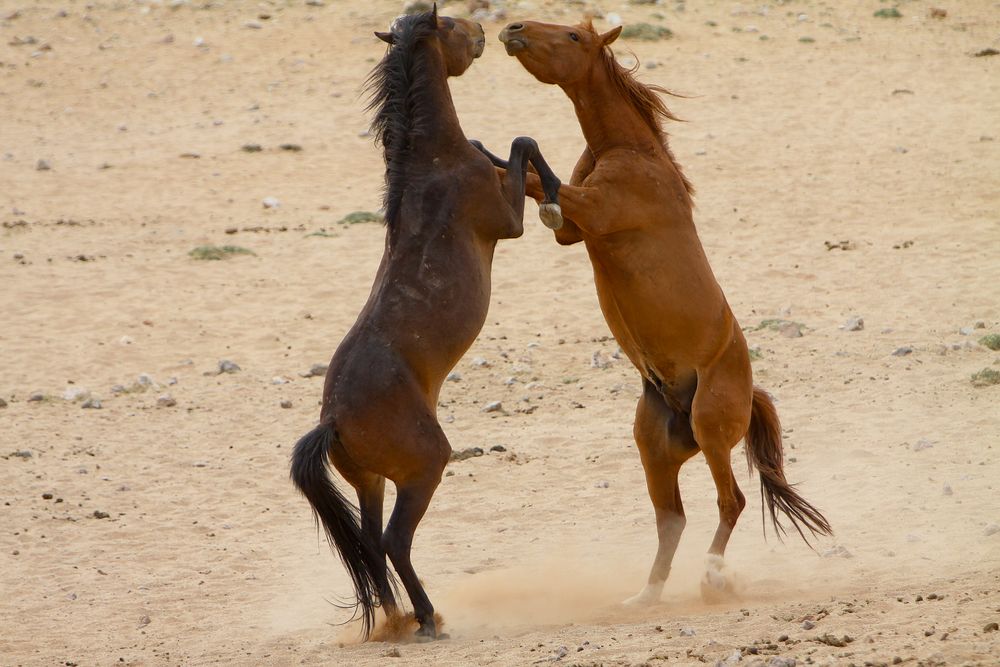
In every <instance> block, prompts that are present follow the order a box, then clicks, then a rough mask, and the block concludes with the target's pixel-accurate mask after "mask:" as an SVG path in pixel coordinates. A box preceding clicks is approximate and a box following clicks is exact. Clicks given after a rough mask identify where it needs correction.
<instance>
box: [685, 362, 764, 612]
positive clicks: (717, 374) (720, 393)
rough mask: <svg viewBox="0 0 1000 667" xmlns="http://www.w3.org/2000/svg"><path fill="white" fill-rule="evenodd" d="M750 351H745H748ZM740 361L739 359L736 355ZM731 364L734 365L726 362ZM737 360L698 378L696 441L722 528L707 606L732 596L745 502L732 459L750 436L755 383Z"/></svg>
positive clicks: (710, 568) (706, 582)
mask: <svg viewBox="0 0 1000 667" xmlns="http://www.w3.org/2000/svg"><path fill="white" fill-rule="evenodd" d="M743 349H744V350H745V349H746V348H745V346H744V348H743ZM733 356H734V357H735V361H736V362H738V361H739V355H733ZM726 361H730V365H727V364H725V363H724V362H726ZM732 361H733V360H727V359H725V358H723V359H722V360H720V362H722V363H719V364H718V365H716V366H713V367H711V368H709V369H707V370H706V371H704V372H699V374H698V390H697V392H696V393H695V397H694V403H693V404H692V409H691V427H692V430H693V432H694V437H695V440H697V442H698V446H699V447H701V450H702V452H704V454H705V461H706V462H707V463H708V468H709V470H710V471H711V473H712V480H713V481H714V482H715V489H716V493H717V494H718V506H719V526H718V528H716V531H715V537H714V538H713V539H712V544H711V546H710V547H709V549H708V554H709V555H708V562H707V567H706V572H705V578H704V579H703V580H702V587H701V588H702V597H703V598H705V599H706V601H713V600H715V599H719V598H723V597H729V596H731V595H732V594H733V592H734V591H733V587H732V582H731V581H730V579H729V578H728V577H727V576H726V574H725V572H724V566H725V564H724V561H723V557H724V555H725V553H726V545H727V544H728V543H729V538H730V536H731V535H732V533H733V529H734V528H735V527H736V522H737V520H738V519H739V516H740V514H741V513H742V512H743V508H744V507H745V506H746V499H745V498H744V496H743V492H742V491H740V487H739V485H738V484H737V483H736V476H735V475H734V474H733V467H732V463H731V461H730V454H731V452H732V449H733V447H735V446H736V445H737V444H738V443H739V441H740V440H741V439H742V438H743V436H744V435H745V434H746V432H747V428H748V426H749V424H750V400H751V393H752V382H751V380H750V373H749V360H747V363H746V366H747V369H746V371H742V369H741V368H740V366H739V365H738V364H734V363H732Z"/></svg>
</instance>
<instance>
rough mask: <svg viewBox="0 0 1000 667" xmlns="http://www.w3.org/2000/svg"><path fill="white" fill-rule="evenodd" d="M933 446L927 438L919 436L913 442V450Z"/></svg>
mask: <svg viewBox="0 0 1000 667" xmlns="http://www.w3.org/2000/svg"><path fill="white" fill-rule="evenodd" d="M933 446H934V443H933V442H931V441H930V440H928V439H927V438H920V440H917V441H916V442H915V443H913V451H915V452H919V451H921V450H923V449H930V448H931V447H933Z"/></svg>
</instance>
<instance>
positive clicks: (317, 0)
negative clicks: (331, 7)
mask: <svg viewBox="0 0 1000 667" xmlns="http://www.w3.org/2000/svg"><path fill="white" fill-rule="evenodd" d="M306 4H307V5H309V6H310V7H325V6H326V3H325V2H324V1H323V0H306Z"/></svg>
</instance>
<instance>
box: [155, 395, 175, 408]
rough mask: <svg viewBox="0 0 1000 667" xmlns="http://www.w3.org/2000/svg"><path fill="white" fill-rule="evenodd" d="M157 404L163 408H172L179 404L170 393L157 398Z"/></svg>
mask: <svg viewBox="0 0 1000 667" xmlns="http://www.w3.org/2000/svg"><path fill="white" fill-rule="evenodd" d="M156 404H157V405H158V406H160V407H161V408H172V407H174V406H175V405H177V401H176V400H175V399H174V397H173V396H171V395H170V394H163V395H162V396H160V397H159V398H157V399H156Z"/></svg>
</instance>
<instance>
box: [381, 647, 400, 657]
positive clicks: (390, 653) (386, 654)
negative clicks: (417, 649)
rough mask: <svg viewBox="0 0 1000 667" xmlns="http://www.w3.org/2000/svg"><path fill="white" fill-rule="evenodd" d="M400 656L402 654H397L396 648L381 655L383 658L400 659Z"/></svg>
mask: <svg viewBox="0 0 1000 667" xmlns="http://www.w3.org/2000/svg"><path fill="white" fill-rule="evenodd" d="M402 656H403V654H402V653H400V652H399V648H398V647H396V646H393V647H392V648H391V649H389V650H388V651H386V652H385V653H383V654H382V657H385V658H401V657H402Z"/></svg>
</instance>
